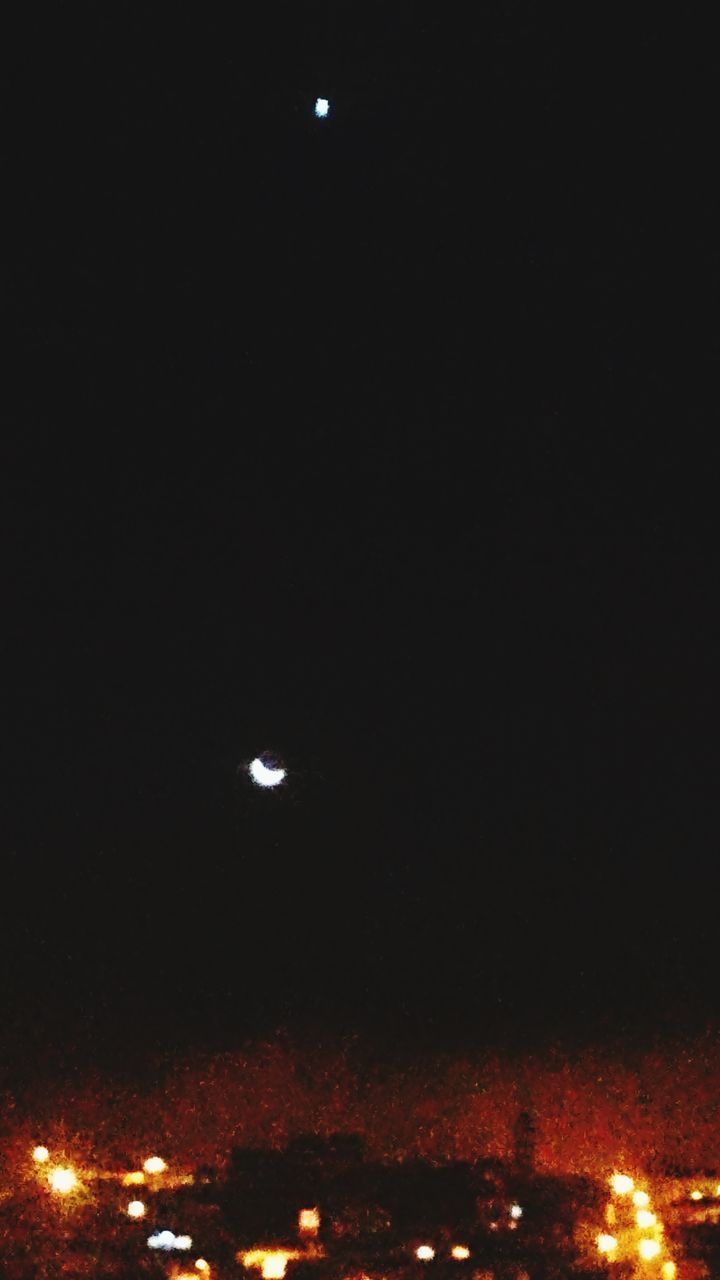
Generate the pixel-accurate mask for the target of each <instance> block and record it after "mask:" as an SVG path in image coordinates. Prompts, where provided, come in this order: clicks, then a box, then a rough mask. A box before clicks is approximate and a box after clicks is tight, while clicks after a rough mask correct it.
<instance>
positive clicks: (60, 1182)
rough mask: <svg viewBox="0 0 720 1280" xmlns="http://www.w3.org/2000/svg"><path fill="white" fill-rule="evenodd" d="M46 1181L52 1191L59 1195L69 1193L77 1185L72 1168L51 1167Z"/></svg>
mask: <svg viewBox="0 0 720 1280" xmlns="http://www.w3.org/2000/svg"><path fill="white" fill-rule="evenodd" d="M48 1181H49V1182H50V1186H51V1187H52V1189H53V1191H56V1192H57V1193H58V1195H61V1196H67V1195H69V1194H70V1192H71V1191H74V1190H75V1188H76V1186H77V1176H76V1174H75V1173H73V1171H72V1169H53V1171H52V1173H51V1174H50V1177H49V1179H48Z"/></svg>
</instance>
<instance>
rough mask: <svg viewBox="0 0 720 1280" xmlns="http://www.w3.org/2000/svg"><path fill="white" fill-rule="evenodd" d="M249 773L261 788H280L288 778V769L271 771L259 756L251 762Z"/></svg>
mask: <svg viewBox="0 0 720 1280" xmlns="http://www.w3.org/2000/svg"><path fill="white" fill-rule="evenodd" d="M249 773H250V777H251V778H252V780H253V782H255V783H257V785H258V786H259V787H279V786H280V783H281V782H282V781H283V780H284V779H285V777H286V776H287V770H286V769H269V768H268V766H267V765H266V764H264V763H263V761H262V760H261V759H260V757H259V756H256V757H255V759H254V760H252V761H251V763H250V769H249Z"/></svg>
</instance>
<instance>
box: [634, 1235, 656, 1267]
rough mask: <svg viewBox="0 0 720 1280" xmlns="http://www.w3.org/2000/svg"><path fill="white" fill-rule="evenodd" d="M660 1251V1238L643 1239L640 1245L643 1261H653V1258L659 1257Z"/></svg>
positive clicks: (639, 1249) (639, 1251) (639, 1250)
mask: <svg viewBox="0 0 720 1280" xmlns="http://www.w3.org/2000/svg"><path fill="white" fill-rule="evenodd" d="M659 1252H660V1241H659V1240H641V1241H640V1243H639V1245H638V1253H639V1254H640V1257H641V1258H642V1260H643V1262H652V1260H653V1258H657V1256H658V1254H659Z"/></svg>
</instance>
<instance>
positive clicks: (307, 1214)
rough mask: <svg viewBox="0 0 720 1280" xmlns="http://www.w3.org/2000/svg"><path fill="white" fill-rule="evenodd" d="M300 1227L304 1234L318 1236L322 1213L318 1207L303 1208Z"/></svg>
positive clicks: (299, 1221)
mask: <svg viewBox="0 0 720 1280" xmlns="http://www.w3.org/2000/svg"><path fill="white" fill-rule="evenodd" d="M298 1228H299V1230H300V1231H301V1233H302V1234H303V1235H304V1236H316V1235H317V1233H318V1231H319V1230H320V1213H319V1211H318V1210H317V1209H301V1210H300V1212H299V1214H298Z"/></svg>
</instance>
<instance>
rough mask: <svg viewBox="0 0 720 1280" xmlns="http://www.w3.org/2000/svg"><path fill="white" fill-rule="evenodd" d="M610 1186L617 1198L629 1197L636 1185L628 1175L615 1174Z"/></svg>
mask: <svg viewBox="0 0 720 1280" xmlns="http://www.w3.org/2000/svg"><path fill="white" fill-rule="evenodd" d="M610 1186H611V1187H612V1189H613V1191H614V1192H615V1195H616V1196H627V1195H629V1194H630V1192H631V1191H632V1190H633V1189H634V1187H635V1183H634V1182H633V1180H632V1178H630V1177H629V1176H628V1174H627V1173H614V1174H613V1176H612V1178H611V1179H610Z"/></svg>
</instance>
